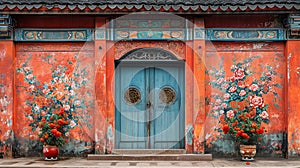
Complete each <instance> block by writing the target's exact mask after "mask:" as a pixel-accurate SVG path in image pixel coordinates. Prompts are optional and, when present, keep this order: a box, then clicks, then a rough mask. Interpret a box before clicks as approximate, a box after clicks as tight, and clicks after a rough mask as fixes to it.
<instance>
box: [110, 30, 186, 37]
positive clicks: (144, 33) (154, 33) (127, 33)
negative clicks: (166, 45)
mask: <svg viewBox="0 0 300 168" xmlns="http://www.w3.org/2000/svg"><path fill="white" fill-rule="evenodd" d="M114 39H115V40H185V31H184V29H180V30H178V29H172V30H170V29H167V30H166V29H156V30H149V29H144V30H136V29H129V30H128V29H116V30H115V31H114Z"/></svg>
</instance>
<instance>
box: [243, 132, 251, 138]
mask: <svg viewBox="0 0 300 168" xmlns="http://www.w3.org/2000/svg"><path fill="white" fill-rule="evenodd" d="M242 137H243V138H246V139H249V138H250V136H249V135H248V134H247V133H242Z"/></svg>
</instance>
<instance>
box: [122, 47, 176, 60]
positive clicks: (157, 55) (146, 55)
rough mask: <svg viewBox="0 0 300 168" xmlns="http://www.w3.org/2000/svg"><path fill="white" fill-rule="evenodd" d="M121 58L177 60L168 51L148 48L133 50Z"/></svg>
mask: <svg viewBox="0 0 300 168" xmlns="http://www.w3.org/2000/svg"><path fill="white" fill-rule="evenodd" d="M122 60H177V58H176V57H175V56H174V55H173V54H171V53H169V52H168V51H164V50H160V49H152V48H150V49H138V50H135V51H133V52H132V53H130V54H128V55H127V56H125V57H124V58H123V59H122Z"/></svg>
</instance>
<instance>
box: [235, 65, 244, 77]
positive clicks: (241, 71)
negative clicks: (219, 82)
mask: <svg viewBox="0 0 300 168" xmlns="http://www.w3.org/2000/svg"><path fill="white" fill-rule="evenodd" d="M234 77H235V78H236V79H243V78H244V77H245V72H244V69H241V68H239V69H237V70H235V72H234Z"/></svg>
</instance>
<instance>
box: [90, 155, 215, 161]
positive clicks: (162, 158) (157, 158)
mask: <svg viewBox="0 0 300 168" xmlns="http://www.w3.org/2000/svg"><path fill="white" fill-rule="evenodd" d="M87 159H88V160H126V161H128V160H133V161H136V160H145V161H146V160H147V161H211V160H212V154H89V155H88V157H87Z"/></svg>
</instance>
